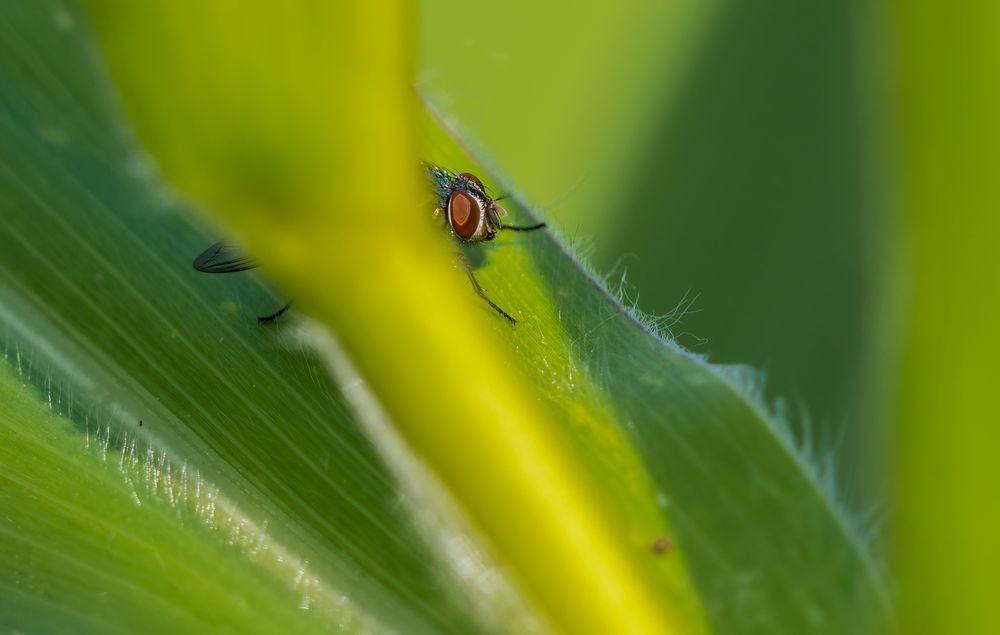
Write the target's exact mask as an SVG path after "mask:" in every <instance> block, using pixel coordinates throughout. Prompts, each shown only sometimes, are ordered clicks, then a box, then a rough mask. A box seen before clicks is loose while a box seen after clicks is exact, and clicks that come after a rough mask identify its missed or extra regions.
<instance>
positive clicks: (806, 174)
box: [417, 0, 885, 504]
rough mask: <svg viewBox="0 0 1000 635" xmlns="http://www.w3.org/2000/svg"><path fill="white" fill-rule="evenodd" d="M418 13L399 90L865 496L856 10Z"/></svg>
mask: <svg viewBox="0 0 1000 635" xmlns="http://www.w3.org/2000/svg"><path fill="white" fill-rule="evenodd" d="M419 7H420V24H421V29H420V35H421V41H420V49H419V50H420V59H419V63H418V74H417V76H418V89H419V90H420V91H421V93H422V94H423V95H425V96H426V98H427V99H428V100H429V101H431V103H432V104H434V105H435V106H436V107H438V108H440V109H441V110H442V111H443V112H445V113H446V114H447V115H449V116H450V117H451V118H452V123H453V124H454V125H456V126H458V127H460V129H461V130H463V132H464V133H465V134H466V136H467V137H469V138H472V139H475V140H476V141H477V142H478V143H479V144H480V145H481V148H482V149H484V150H485V152H486V154H487V156H490V157H492V159H493V160H494V161H495V163H496V165H497V167H498V168H499V169H500V170H501V171H504V172H506V173H507V174H509V175H510V176H511V177H512V178H513V181H514V182H515V183H518V184H519V186H520V187H522V188H523V189H524V192H525V193H526V194H527V196H528V198H529V200H532V201H533V202H534V203H535V204H536V205H538V206H540V207H541V208H542V209H543V210H545V211H544V213H545V215H546V216H547V217H548V218H549V219H551V220H554V221H555V222H556V223H557V224H558V226H559V228H560V229H561V230H562V232H563V233H564V234H565V235H566V236H567V237H568V238H570V239H571V240H575V241H579V242H581V243H582V244H583V245H584V246H585V249H584V251H585V253H587V254H588V255H590V257H591V259H592V261H593V263H594V265H595V266H596V268H597V270H598V271H599V272H601V273H609V274H610V277H611V278H612V279H613V280H614V281H617V280H619V279H620V277H621V275H622V274H623V273H624V274H626V275H627V278H626V280H627V284H628V286H627V288H626V291H627V294H628V296H629V297H630V298H633V299H636V298H637V299H638V306H639V307H640V308H641V309H643V310H644V311H646V312H648V313H652V314H655V315H665V316H667V317H666V319H665V320H664V324H665V325H666V326H669V327H670V330H671V331H672V332H673V333H674V335H675V336H676V337H677V339H678V341H679V342H680V343H681V344H682V345H684V346H686V347H688V348H691V349H692V350H694V351H695V352H698V353H701V354H706V355H708V356H709V357H710V358H711V359H712V360H713V361H717V362H729V363H746V364H750V365H753V366H755V367H757V368H761V369H764V370H765V371H766V373H767V376H768V380H769V381H768V395H769V396H770V397H772V398H776V397H784V398H786V399H787V400H788V404H789V406H790V408H791V410H792V411H793V412H794V413H798V418H800V419H801V420H803V421H804V420H809V421H810V422H811V423H810V424H809V425H810V426H811V431H810V432H811V434H813V435H815V436H816V437H818V444H819V445H820V446H821V447H823V448H826V449H833V450H834V451H835V452H836V453H837V455H838V458H839V460H840V474H841V477H842V480H843V483H841V485H842V486H846V487H844V491H845V492H846V495H847V496H848V497H849V498H852V499H860V500H857V502H860V503H862V504H867V502H868V501H870V500H872V499H873V498H874V496H873V495H871V494H870V493H868V490H869V489H870V488H872V487H873V485H872V483H871V479H868V478H866V476H865V475H866V474H868V473H869V471H870V469H871V468H870V467H869V466H871V465H872V464H874V463H877V458H876V457H877V456H878V453H879V450H878V447H879V443H878V434H879V433H878V431H877V430H876V431H875V432H873V426H872V423H873V420H874V419H875V417H874V414H873V413H875V412H878V408H880V407H881V404H879V403H877V402H872V399H873V397H874V395H873V392H872V391H871V390H867V389H866V388H867V387H871V386H872V385H873V372H874V370H873V368H874V367H873V362H875V361H877V360H874V359H872V357H873V354H874V352H873V350H872V347H871V346H870V341H871V339H872V338H873V337H874V332H873V330H874V328H875V326H874V325H877V324H879V323H880V320H879V319H877V317H876V314H877V312H878V311H879V310H881V305H880V302H879V298H878V293H879V288H880V287H881V286H882V285H883V283H882V282H881V281H880V280H881V279H882V274H881V273H880V267H882V266H883V265H884V263H883V262H881V261H880V260H878V259H877V258H876V257H875V254H873V246H876V245H877V239H878V238H879V232H880V231H882V228H883V227H884V224H885V219H884V218H882V217H881V216H880V214H884V212H883V211H882V210H883V208H882V207H881V203H882V201H883V198H884V194H883V192H882V191H881V190H879V189H878V187H879V185H880V180H879V179H880V175H878V174H877V173H875V168H874V167H873V165H874V164H875V157H876V156H877V153H878V152H880V149H879V147H878V144H877V142H876V140H877V138H878V136H877V134H875V133H877V132H878V129H877V125H878V122H877V116H878V103H879V102H878V95H872V94H871V93H872V91H871V88H872V86H871V78H872V76H873V75H874V74H875V73H876V72H877V70H878V68H879V66H880V63H879V60H878V55H877V53H878V51H877V49H876V48H875V47H873V46H872V45H871V43H870V42H869V37H868V32H867V30H866V29H870V28H871V27H872V19H871V18H872V16H871V15H867V14H866V13H865V12H870V7H867V5H860V4H857V5H856V4H855V3H852V2H837V1H833V0H820V1H817V2H810V3H800V2H793V1H791V0H763V1H761V2H752V3H749V2H742V3H729V2H694V1H693V0H692V1H681V2H672V3H649V2H642V1H637V0H630V1H627V2H624V3H616V4H615V5H614V6H613V7H612V6H611V5H607V6H604V5H592V4H587V5H582V6H574V7H572V8H571V9H567V8H566V7H565V6H559V7H555V6H550V5H543V4H539V3H532V2H513V3H504V4H503V5H502V6H501V5H496V6H492V7H491V6H487V5H485V4H483V5H479V6H475V7H463V8H462V10H460V11H459V10H456V8H455V7H454V6H453V5H452V4H451V3H447V2H423V3H420V4H419ZM528 16H530V19H526V17H528ZM539 60H545V63H539ZM582 131H586V133H587V134H581V132H582ZM677 308H681V309H686V310H685V311H683V314H682V315H678V314H677V312H676V309H677ZM793 418H795V417H793Z"/></svg>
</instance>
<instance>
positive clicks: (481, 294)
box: [458, 252, 517, 324]
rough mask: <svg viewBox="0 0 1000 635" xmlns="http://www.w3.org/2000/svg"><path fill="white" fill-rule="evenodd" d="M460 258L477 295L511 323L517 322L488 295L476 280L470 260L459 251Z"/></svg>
mask: <svg viewBox="0 0 1000 635" xmlns="http://www.w3.org/2000/svg"><path fill="white" fill-rule="evenodd" d="M458 259H459V260H461V261H462V265H463V266H464V267H465V273H467V274H469V282H471V283H472V288H473V289H475V291H476V295H478V296H479V297H480V298H482V299H484V300H486V304H488V305H490V306H491V307H493V310H494V311H496V312H497V313H499V314H500V315H502V316H504V317H505V318H507V320H508V321H510V323H511V324H517V320H515V319H514V318H512V317H511V316H510V313H507V312H506V311H504V310H503V309H501V308H500V307H498V306H497V305H496V304H495V303H494V302H493V300H490V299H489V298H488V297H486V292H485V291H483V288H482V287H481V286H479V282H478V281H477V280H476V276H475V275H474V274H473V273H472V265H470V264H469V261H468V259H467V258H466V257H465V254H463V253H462V252H458Z"/></svg>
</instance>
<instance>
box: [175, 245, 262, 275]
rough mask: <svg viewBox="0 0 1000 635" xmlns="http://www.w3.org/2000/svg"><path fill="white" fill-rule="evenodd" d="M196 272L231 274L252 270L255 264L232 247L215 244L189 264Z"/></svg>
mask: <svg viewBox="0 0 1000 635" xmlns="http://www.w3.org/2000/svg"><path fill="white" fill-rule="evenodd" d="M191 264H192V265H193V266H194V268H195V269H197V270H198V271H204V272H205V273H233V272H234V271H246V270H247V269H253V268H254V267H256V266H257V263H255V262H254V261H252V260H250V258H248V257H246V256H244V255H241V254H239V253H238V252H237V251H236V250H235V249H234V248H233V247H232V245H228V244H226V243H224V242H217V243H215V244H214V245H212V246H211V247H209V248H208V249H206V250H205V251H203V252H201V255H199V256H198V257H197V258H195V259H194V262H193V263H191Z"/></svg>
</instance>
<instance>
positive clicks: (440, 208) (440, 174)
mask: <svg viewBox="0 0 1000 635" xmlns="http://www.w3.org/2000/svg"><path fill="white" fill-rule="evenodd" d="M424 171H425V174H426V175H427V179H428V181H429V182H430V186H431V189H432V190H433V193H434V195H435V196H436V198H437V200H436V205H437V207H436V208H435V209H434V213H433V215H434V217H435V218H437V219H440V220H441V223H442V226H443V227H444V228H445V229H446V230H447V231H448V232H449V233H450V234H451V235H452V236H453V237H454V239H455V240H456V241H457V242H458V243H460V244H461V243H477V242H483V241H487V240H493V239H494V238H496V235H497V232H499V231H501V230H511V231H534V230H536V229H542V228H543V227H545V223H538V224H535V225H506V224H504V222H503V219H504V218H505V217H506V216H507V210H505V209H504V208H503V207H501V206H500V205H499V204H498V203H497V200H498V199H496V198H493V197H492V196H490V194H489V193H488V192H487V191H486V188H485V187H484V186H483V182H482V181H480V180H479V178H478V177H476V175H474V174H471V173H469V172H462V173H460V174H456V173H454V172H451V171H450V170H446V169H444V168H441V167H438V166H436V165H432V164H430V163H424ZM458 257H459V259H460V260H461V262H462V265H463V266H464V267H465V272H466V273H467V274H468V276H469V282H471V283H472V288H473V290H474V291H475V292H476V294H477V295H478V296H479V297H480V298H482V299H483V300H485V301H486V303H487V304H489V305H490V307H492V308H493V310H495V311H496V312H497V313H499V314H500V315H502V316H503V317H504V318H506V319H507V320H508V321H509V322H510V323H511V324H516V323H517V320H515V319H514V318H513V317H512V316H511V315H510V314H509V313H507V312H506V311H504V310H503V309H501V308H500V307H499V306H497V304H496V303H494V302H493V300H490V298H489V297H488V296H487V295H486V292H485V291H483V288H482V287H481V286H479V282H478V281H477V280H476V276H475V275H474V274H473V271H472V265H470V264H469V261H468V260H467V259H466V258H465V256H464V255H463V254H462V253H461V252H458ZM192 264H193V266H194V268H195V269H197V270H198V271H202V272H205V273H233V272H236V271H246V270H247V269H253V268H254V267H256V266H257V264H256V263H255V262H253V261H252V260H251V259H250V258H248V257H246V256H245V255H243V254H240V253H239V252H238V251H236V250H235V249H233V248H232V247H231V246H230V245H229V244H228V243H226V242H218V243H215V244H214V245H212V246H211V247H209V248H208V249H206V250H205V251H203V252H202V253H201V254H200V255H199V256H198V257H197V258H195V259H194V263H192ZM291 305H292V303H291V302H288V303H287V304H285V305H284V306H283V307H281V308H280V309H278V311H276V312H274V313H272V314H271V315H266V316H263V317H259V318H257V321H258V322H259V323H261V324H267V323H269V322H273V321H274V320H276V319H277V318H278V317H280V316H281V315H282V314H283V313H284V312H285V311H287V310H288V308H289V307H290V306H291Z"/></svg>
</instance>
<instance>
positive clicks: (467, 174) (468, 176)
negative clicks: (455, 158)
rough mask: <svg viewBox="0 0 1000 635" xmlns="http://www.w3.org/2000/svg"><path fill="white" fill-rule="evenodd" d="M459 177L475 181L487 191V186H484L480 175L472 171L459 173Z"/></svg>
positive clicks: (480, 187)
mask: <svg viewBox="0 0 1000 635" xmlns="http://www.w3.org/2000/svg"><path fill="white" fill-rule="evenodd" d="M458 177H459V178H461V179H465V180H467V181H472V182H473V183H475V184H476V185H478V186H479V189H481V190H483V191H484V192H485V191H486V188H484V187H483V182H482V181H480V180H479V177H478V176H476V175H475V174H473V173H471V172H462V173H461V174H459V175H458Z"/></svg>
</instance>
